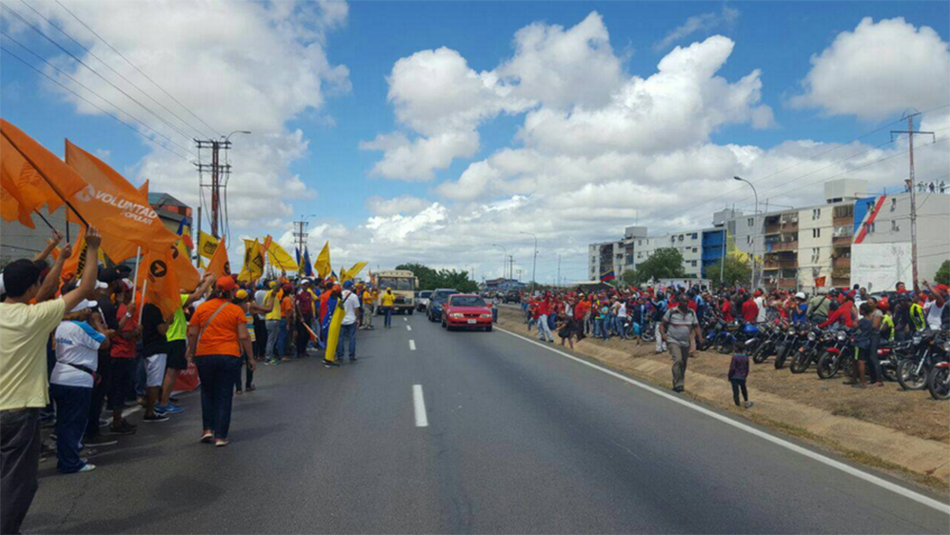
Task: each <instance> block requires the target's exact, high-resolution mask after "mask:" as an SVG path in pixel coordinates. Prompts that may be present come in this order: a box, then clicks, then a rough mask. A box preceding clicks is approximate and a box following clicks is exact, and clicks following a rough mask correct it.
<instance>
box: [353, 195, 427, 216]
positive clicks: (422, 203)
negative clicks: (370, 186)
mask: <svg viewBox="0 0 950 535" xmlns="http://www.w3.org/2000/svg"><path fill="white" fill-rule="evenodd" d="M428 204H429V203H428V202H427V201H426V200H425V199H420V198H419V197H412V196H409V195H401V196H399V197H394V198H392V199H384V198H382V197H379V196H373V197H370V198H368V199H366V208H367V209H369V211H370V212H372V213H373V215H376V216H381V217H390V216H394V215H397V214H402V215H415V214H418V213H419V212H421V211H422V210H423V209H424V208H425V207H426V206H427V205H428Z"/></svg>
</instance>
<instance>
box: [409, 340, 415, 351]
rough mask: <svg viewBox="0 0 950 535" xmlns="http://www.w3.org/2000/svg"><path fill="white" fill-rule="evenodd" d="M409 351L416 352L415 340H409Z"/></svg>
mask: <svg viewBox="0 0 950 535" xmlns="http://www.w3.org/2000/svg"><path fill="white" fill-rule="evenodd" d="M409 349H410V350H411V351H415V350H416V341H415V340H409Z"/></svg>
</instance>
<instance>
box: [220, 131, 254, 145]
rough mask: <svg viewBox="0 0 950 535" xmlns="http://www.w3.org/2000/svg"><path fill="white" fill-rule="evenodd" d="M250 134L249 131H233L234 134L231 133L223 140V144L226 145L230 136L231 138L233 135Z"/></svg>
mask: <svg viewBox="0 0 950 535" xmlns="http://www.w3.org/2000/svg"><path fill="white" fill-rule="evenodd" d="M250 133H251V131H250V130H235V131H234V132H231V133H230V134H228V135H227V136H226V137H225V138H224V142H225V143H227V142H228V140H229V139H231V136H233V135H234V134H250Z"/></svg>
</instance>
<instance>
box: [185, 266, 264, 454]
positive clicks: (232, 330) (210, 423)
mask: <svg viewBox="0 0 950 535" xmlns="http://www.w3.org/2000/svg"><path fill="white" fill-rule="evenodd" d="M237 287H238V286H237V283H235V282H234V279H232V278H231V277H227V276H226V277H221V278H219V279H218V281H217V283H216V284H215V288H214V293H213V294H212V295H211V299H209V300H207V301H205V302H204V303H202V304H201V306H199V307H198V309H197V310H195V313H194V314H193V315H192V316H191V321H190V322H189V323H188V355H187V357H188V361H189V362H191V361H193V362H194V363H195V367H197V368H198V378H199V379H201V421H202V426H203V428H204V431H203V433H202V434H201V442H207V443H210V442H212V441H213V442H214V445H215V446H216V447H222V446H226V445H227V444H228V430H229V429H230V427H231V402H232V399H233V397H234V381H235V378H236V377H238V374H239V373H240V370H241V351H242V350H243V351H244V353H245V354H247V355H253V354H254V348H253V347H252V346H251V337H250V334H249V333H248V331H247V319H246V318H245V315H244V310H242V309H241V307H239V306H237V305H235V304H234V303H233V302H232V300H233V298H234V292H235V290H237ZM256 367H257V365H256V363H255V362H254V359H248V362H247V368H248V370H250V371H252V372H253V371H254V369H255V368H256Z"/></svg>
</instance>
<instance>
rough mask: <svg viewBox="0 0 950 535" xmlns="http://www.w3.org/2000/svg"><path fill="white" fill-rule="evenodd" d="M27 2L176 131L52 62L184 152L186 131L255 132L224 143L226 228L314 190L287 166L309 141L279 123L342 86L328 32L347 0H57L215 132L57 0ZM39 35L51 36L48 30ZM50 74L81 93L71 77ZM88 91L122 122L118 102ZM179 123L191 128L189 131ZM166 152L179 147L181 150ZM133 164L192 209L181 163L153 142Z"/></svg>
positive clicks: (283, 209)
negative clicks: (227, 149)
mask: <svg viewBox="0 0 950 535" xmlns="http://www.w3.org/2000/svg"><path fill="white" fill-rule="evenodd" d="M32 5H34V6H35V7H36V8H37V9H38V10H39V11H40V12H42V13H43V14H44V15H45V16H47V17H50V18H52V19H53V20H54V22H55V23H56V24H57V25H59V26H61V27H63V28H64V29H65V30H66V31H67V32H69V34H70V35H72V36H73V37H75V38H76V39H78V40H79V41H80V42H82V43H83V45H84V46H86V47H87V48H89V49H90V50H91V51H92V52H93V53H94V54H95V55H96V56H98V57H99V58H102V60H104V61H105V62H106V63H107V64H108V65H110V66H111V67H112V68H114V69H116V70H117V71H118V72H120V73H122V75H123V76H125V77H126V78H128V79H129V80H132V81H133V82H135V84H136V85H137V86H138V87H139V88H141V89H143V90H145V91H147V92H148V93H149V94H150V95H151V96H152V97H153V98H155V99H156V100H158V101H159V102H161V103H162V104H163V105H164V106H165V107H166V108H168V109H170V110H173V111H174V112H175V113H176V114H177V115H178V117H180V118H181V120H179V119H176V118H174V117H173V116H172V115H171V114H170V113H168V112H166V111H165V110H163V109H162V108H161V107H159V106H158V105H156V104H154V103H153V102H152V101H151V100H150V99H149V98H148V97H146V96H144V95H142V94H141V93H140V92H139V91H138V90H137V89H135V88H133V87H131V86H129V85H128V84H127V83H125V82H123V81H122V80H121V79H120V78H119V77H118V76H116V75H114V74H113V73H111V71H109V70H108V69H107V68H105V67H103V66H102V64H101V63H100V62H99V61H98V60H96V59H95V58H93V57H91V55H89V54H85V55H83V56H81V57H82V59H83V61H85V62H86V63H87V64H89V65H90V66H92V67H94V68H96V69H97V70H98V71H100V72H101V73H102V74H103V76H105V77H106V78H109V79H110V80H113V81H114V83H115V84H116V85H118V86H120V87H122V88H123V89H124V90H125V91H126V92H127V93H129V94H130V95H133V96H135V97H136V98H137V99H138V100H139V101H140V102H142V103H143V104H146V105H148V106H149V107H150V108H152V109H153V110H154V111H155V112H156V113H159V114H161V115H162V116H164V117H165V118H166V120H167V121H169V122H170V123H172V124H174V125H175V126H176V128H178V129H180V130H182V131H183V132H184V134H186V135H182V134H180V133H177V132H176V131H174V130H173V129H172V128H170V127H169V126H168V125H166V124H164V123H162V122H160V121H158V120H157V119H156V118H155V117H153V116H152V115H150V114H149V113H148V112H146V111H144V110H142V109H141V108H139V107H138V105H136V104H135V103H133V102H131V101H130V100H129V99H128V98H127V97H125V96H123V95H122V94H121V93H120V92H119V91H117V90H116V89H115V88H113V87H112V86H110V85H109V84H107V83H106V82H104V81H103V80H102V79H101V78H99V77H97V76H96V75H95V74H93V73H92V72H90V71H89V70H87V69H85V68H83V67H80V66H79V65H77V64H76V63H75V62H72V61H69V62H67V61H65V60H62V61H61V58H58V59H57V61H61V63H60V66H61V68H63V69H64V70H66V71H67V72H69V73H70V74H71V75H72V76H73V77H74V78H75V79H76V80H78V81H79V82H81V83H82V84H84V85H86V86H88V87H90V88H92V89H93V90H95V91H96V92H97V93H99V94H101V95H103V96H104V97H105V98H107V99H108V100H109V101H111V102H113V103H115V104H116V105H117V106H120V107H121V108H122V109H124V110H126V111H128V112H129V113H132V114H134V115H135V116H136V117H138V118H139V119H141V120H142V121H143V122H145V123H146V124H148V126H150V127H151V128H153V129H155V130H157V131H159V132H162V133H163V134H164V135H166V136H168V137H170V138H172V139H174V140H175V141H176V142H177V143H179V144H181V145H183V146H184V147H186V148H187V149H191V150H194V148H193V143H192V142H191V138H192V137H204V136H212V135H217V134H218V133H221V134H227V133H229V132H231V131H233V130H250V131H252V132H253V134H252V135H250V136H243V135H235V136H234V137H232V138H231V140H232V142H233V143H234V148H235V150H232V151H231V164H232V165H233V173H232V175H231V178H230V183H229V185H228V202H229V215H230V222H231V225H232V227H235V229H238V228H240V227H247V228H250V227H254V229H255V230H256V231H260V226H261V225H262V224H269V223H273V219H274V217H275V215H276V216H287V215H290V214H291V209H290V206H289V204H288V200H290V199H300V198H313V197H314V195H315V192H314V191H312V190H310V189H309V188H307V186H306V185H305V184H304V183H303V182H302V181H301V180H300V178H299V177H297V176H294V175H292V174H291V173H290V172H289V171H288V166H289V165H290V164H291V163H292V162H294V161H295V160H298V159H300V158H302V157H304V156H305V155H306V154H307V144H308V141H307V139H306V138H305V137H304V135H303V133H302V131H300V130H293V131H292V130H289V129H288V128H287V126H286V125H287V123H288V121H290V120H292V119H294V118H298V117H300V116H301V115H302V114H304V113H312V112H316V113H321V110H323V109H324V106H325V99H326V95H329V94H336V93H340V92H346V91H348V90H349V87H350V85H349V73H348V70H347V68H346V67H345V66H342V65H333V64H332V63H331V62H330V60H329V58H328V57H327V54H326V38H327V32H328V31H330V30H332V29H334V28H339V27H340V26H342V25H343V24H344V23H345V21H346V17H347V9H348V8H347V5H346V4H345V3H343V2H327V1H324V2H319V3H315V2H307V1H301V2H292V1H282V2H270V3H255V2H226V1H213V0H209V1H206V2H201V3H187V4H181V5H178V4H176V6H175V9H169V6H168V5H166V4H164V3H160V2H131V3H124V2H123V3H122V5H121V9H118V4H116V3H113V2H75V3H73V2H70V3H68V4H66V5H67V7H68V8H69V9H70V10H71V11H73V12H74V13H75V14H76V15H78V16H79V17H80V18H81V19H82V20H83V21H85V22H86V23H87V24H89V25H90V26H91V27H92V28H94V29H95V31H96V32H97V33H99V34H100V35H101V36H102V37H103V38H105V39H106V40H107V41H108V42H109V43H110V44H111V45H113V46H114V47H115V48H116V49H118V50H120V51H121V52H122V54H123V55H125V56H126V57H128V58H129V59H130V60H131V61H132V62H133V63H134V64H135V65H136V66H138V67H139V68H140V69H141V70H142V71H144V72H146V73H148V75H149V76H150V77H151V78H152V79H153V80H156V81H158V82H159V83H160V84H161V86H162V87H163V88H165V89H166V90H167V91H168V92H169V93H171V94H172V95H174V96H175V98H177V99H178V100H179V101H180V102H181V103H182V104H183V105H184V106H186V107H187V108H188V109H190V110H192V111H194V112H195V113H196V114H198V115H199V116H200V117H201V118H202V119H203V120H204V121H206V122H207V123H208V124H210V125H211V126H212V127H213V128H214V131H211V128H208V127H206V126H204V125H203V124H202V123H201V122H200V121H198V120H197V119H195V118H194V117H193V116H192V115H191V114H190V113H189V112H188V111H186V110H184V109H182V108H181V107H180V106H178V104H176V103H175V102H174V101H172V100H171V99H170V98H168V97H167V96H166V95H165V94H164V93H162V92H161V91H160V90H159V89H158V88H156V87H155V86H153V85H152V84H151V83H150V82H149V81H148V80H146V79H145V78H144V77H143V76H142V75H141V74H139V73H138V72H136V71H135V70H134V69H133V68H132V67H131V66H129V65H128V64H127V63H126V62H125V61H124V60H123V59H122V58H121V57H119V56H118V55H117V54H116V53H115V52H114V51H113V50H112V49H110V48H109V47H107V46H106V45H105V44H103V43H102V42H101V41H99V40H98V39H96V38H95V37H94V36H93V35H92V34H91V33H90V32H89V31H88V30H87V29H85V28H84V27H83V26H82V25H81V24H80V23H79V22H77V21H76V19H74V18H72V17H71V16H70V15H69V14H68V13H66V12H65V11H64V10H63V9H62V8H61V7H59V6H58V5H56V4H55V3H53V2H48V1H47V2H33V3H32ZM18 11H20V12H21V13H22V14H23V15H24V16H31V15H32V17H31V18H32V19H34V20H35V21H36V23H37V24H43V25H46V23H45V22H44V21H42V19H39V18H38V17H36V16H35V15H34V14H33V13H32V12H30V11H29V10H28V9H18ZM209 21H213V23H209ZM17 31H22V29H19V30H17ZM49 31H50V33H55V30H52V29H49ZM50 75H51V76H59V75H57V74H56V73H55V72H54V71H50ZM58 79H59V80H60V81H61V82H62V83H63V84H65V85H66V86H68V87H70V88H73V89H75V90H76V91H77V92H79V93H81V94H84V95H87V94H86V93H85V91H84V90H83V89H81V88H79V87H78V86H76V84H75V83H74V82H72V81H70V80H69V79H67V78H65V77H61V78H58ZM62 95H63V98H64V99H65V100H67V101H68V102H71V103H72V104H73V105H74V106H75V107H76V110H77V111H78V112H79V113H84V114H93V115H95V114H100V113H101V112H99V111H98V110H96V109H95V108H93V107H91V106H90V105H89V104H87V103H85V102H83V101H81V100H78V99H76V98H75V97H73V96H72V95H69V94H68V93H65V92H63V93H62ZM90 98H91V99H92V100H94V101H95V102H96V103H97V104H99V105H100V106H102V107H104V108H105V109H107V110H108V111H110V112H113V113H116V114H117V115H120V116H123V117H125V118H126V120H129V121H130V122H131V120H130V119H128V116H127V115H125V112H123V111H122V110H120V109H118V108H117V107H115V106H113V105H111V104H107V103H103V102H101V101H99V100H97V99H96V98H95V97H90ZM183 121H184V122H188V123H191V125H193V126H194V127H195V128H197V129H198V130H200V131H201V132H200V133H199V132H195V131H194V130H193V129H192V128H191V127H189V126H187V125H185V124H184V122H183ZM143 131H144V129H143ZM145 133H146V135H150V134H149V133H148V132H145ZM158 141H163V140H161V139H158ZM148 146H149V147H151V145H148ZM173 148H175V150H177V151H179V152H182V149H180V148H177V147H173ZM206 157H207V156H206ZM189 158H192V157H191V156H189ZM204 163H209V162H208V161H204ZM135 172H136V176H135V177H134V178H137V179H138V180H139V181H142V180H145V179H149V180H151V189H152V190H153V191H167V192H169V193H171V194H173V195H175V196H176V197H178V198H180V199H181V200H183V201H185V202H187V203H189V204H192V205H193V206H197V201H198V195H197V192H198V188H197V182H198V177H197V173H196V172H195V168H194V166H193V165H192V164H191V162H186V161H184V160H182V159H181V158H179V157H177V156H174V155H173V154H170V153H168V152H166V151H164V150H162V149H159V148H154V147H153V148H152V150H151V152H150V153H149V154H148V155H146V156H145V157H144V158H143V159H142V160H141V161H140V162H139V163H138V164H137V165H136V166H135ZM130 178H133V177H130ZM235 235H236V234H235ZM235 241H236V240H235Z"/></svg>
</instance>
